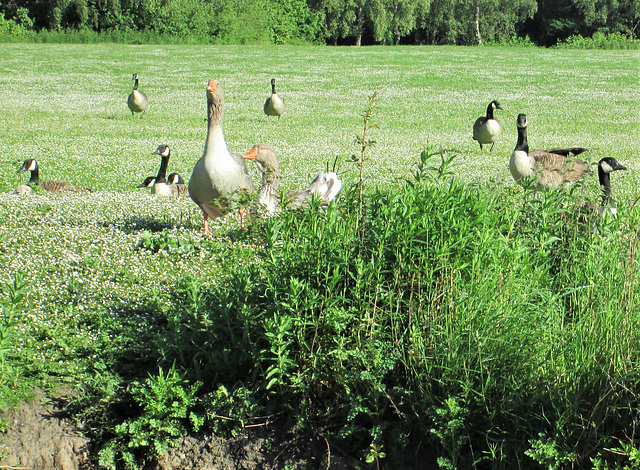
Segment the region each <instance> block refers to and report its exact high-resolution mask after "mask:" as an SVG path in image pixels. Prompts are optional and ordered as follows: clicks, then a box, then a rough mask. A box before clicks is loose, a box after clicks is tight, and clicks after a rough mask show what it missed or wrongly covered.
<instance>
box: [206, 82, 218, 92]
mask: <svg viewBox="0 0 640 470" xmlns="http://www.w3.org/2000/svg"><path fill="white" fill-rule="evenodd" d="M217 87H218V82H217V81H216V80H209V84H208V85H207V91H210V92H211V93H215V92H216V88H217Z"/></svg>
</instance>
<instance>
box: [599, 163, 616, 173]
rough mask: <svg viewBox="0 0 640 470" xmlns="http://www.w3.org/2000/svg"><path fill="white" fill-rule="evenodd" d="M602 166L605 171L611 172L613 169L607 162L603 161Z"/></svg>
mask: <svg viewBox="0 0 640 470" xmlns="http://www.w3.org/2000/svg"><path fill="white" fill-rule="evenodd" d="M600 168H602V171H604V172H605V173H611V172H612V171H613V168H611V165H609V164H608V163H607V162H602V163H601V164H600Z"/></svg>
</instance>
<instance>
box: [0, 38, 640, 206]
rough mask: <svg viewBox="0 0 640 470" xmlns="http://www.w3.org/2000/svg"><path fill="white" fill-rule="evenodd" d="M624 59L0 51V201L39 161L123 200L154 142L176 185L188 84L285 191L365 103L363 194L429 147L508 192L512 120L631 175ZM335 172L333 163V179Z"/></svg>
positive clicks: (633, 105) (237, 146)
mask: <svg viewBox="0 0 640 470" xmlns="http://www.w3.org/2000/svg"><path fill="white" fill-rule="evenodd" d="M639 57H640V54H639V53H638V52H634V51H576V50H571V51H567V50H544V49H536V48H523V49H510V48H463V47H395V48H386V47H385V48H379V47H371V48H328V47H240V46H228V47H215V46H123V45H25V44H20V45H10V44H5V45H4V46H3V48H2V51H0V58H1V59H2V61H3V64H4V67H3V68H2V70H0V99H1V100H2V102H3V111H2V117H1V120H0V151H1V152H2V155H3V157H2V161H1V166H0V168H1V170H2V171H3V173H4V174H5V175H6V177H5V178H3V179H2V181H1V182H0V190H1V191H11V190H12V189H13V188H15V187H16V186H17V185H18V184H19V182H21V181H23V176H24V175H15V174H14V171H15V169H17V165H18V162H21V161H22V160H24V159H25V158H28V157H36V158H39V160H41V168H42V177H43V179H46V178H49V179H57V178H63V177H64V178H66V179H68V180H70V181H72V182H74V183H77V184H82V185H88V186H91V187H93V188H95V189H99V190H103V189H108V190H116V191H126V190H131V189H132V188H133V187H134V185H135V184H137V183H138V182H139V181H141V180H142V179H143V178H144V177H145V176H147V175H150V174H155V172H156V171H157V166H158V162H157V161H156V158H154V157H152V156H151V152H152V151H153V150H154V149H155V147H156V146H157V145H158V144H159V143H167V144H168V145H170V146H171V147H172V150H173V158H172V161H171V170H175V171H179V172H180V173H181V174H183V176H186V177H188V176H189V174H190V172H191V168H192V167H193V164H194V162H195V161H196V160H197V159H198V158H199V156H200V155H201V152H202V147H203V141H204V135H205V123H204V117H205V98H204V86H205V84H206V81H207V80H209V79H211V78H217V79H218V80H220V81H221V83H222V85H223V87H224V89H225V98H226V111H225V121H224V129H225V133H226V138H227V142H228V144H229V147H230V149H231V151H233V152H235V153H243V152H245V151H246V150H248V149H249V148H251V146H252V145H253V144H255V143H256V142H259V141H264V142H268V143H270V144H272V145H274V146H275V147H276V148H277V149H278V151H279V155H280V159H281V161H282V169H283V172H282V173H283V175H282V179H283V187H285V188H287V187H291V188H293V187H299V186H301V185H304V184H305V183H306V182H307V181H308V180H309V178H310V177H312V176H313V175H314V174H315V173H316V172H317V171H318V170H319V169H320V168H322V167H324V166H325V164H326V162H328V161H332V160H333V159H334V158H335V156H337V155H342V156H348V155H350V154H352V153H354V152H355V151H357V148H356V147H355V146H354V139H355V136H356V134H357V133H358V132H359V129H360V126H361V122H360V121H361V118H360V112H361V109H362V108H363V106H364V103H365V102H366V97H367V96H368V95H370V94H371V93H373V92H374V91H378V93H379V98H380V103H379V106H380V107H379V110H378V111H377V114H376V124H377V125H378V126H379V128H378V129H376V130H375V131H374V132H372V134H371V138H372V139H375V140H376V141H377V145H376V146H374V147H372V148H371V151H370V162H369V163H368V169H369V172H368V175H369V178H370V180H371V181H372V182H380V183H383V182H391V181H393V180H394V179H395V178H402V177H403V176H404V175H405V174H406V172H407V170H408V168H409V167H410V166H411V164H412V163H413V162H415V160H416V156H417V155H418V154H419V153H420V151H421V150H422V149H423V148H424V147H425V145H426V143H427V142H428V141H429V142H432V143H436V144H437V145H439V146H441V147H443V148H447V149H452V150H454V151H455V152H456V153H458V154H459V155H460V157H461V158H460V159H459V162H461V165H460V166H459V168H458V169H457V171H458V172H459V174H460V175H461V176H462V177H463V178H464V179H467V180H477V181H486V180H489V179H491V178H495V179H496V180H498V181H501V180H504V183H502V182H501V183H498V184H513V183H512V181H511V179H510V177H509V173H508V170H507V162H508V158H509V155H510V153H511V150H512V149H513V147H514V146H515V141H516V128H515V118H516V116H517V114H518V113H521V112H524V113H526V114H527V116H528V117H529V120H530V121H529V122H530V144H531V145H532V147H536V148H540V147H558V146H568V145H572V146H573V145H579V146H584V147H589V148H593V149H594V151H593V152H591V153H590V154H589V155H588V158H589V159H591V160H594V161H597V160H598V159H599V158H600V157H601V156H614V157H616V158H617V159H618V160H620V161H621V162H624V164H626V165H627V166H628V167H630V168H631V169H633V168H634V167H635V160H636V159H637V151H636V147H637V146H636V144H635V137H634V136H635V135H637V132H638V128H639V124H638V123H639V122H640V119H639V114H638V109H640V107H639V106H638V101H639V100H640V98H638V96H640V93H639V88H640V87H639V85H638V65H637V64H638V59H639ZM133 72H137V73H139V74H140V88H141V90H143V91H145V92H146V93H147V94H148V95H149V97H150V100H151V105H150V108H149V111H148V112H147V115H146V116H145V117H144V118H143V119H133V118H132V117H131V115H130V113H129V111H128V108H127V106H126V97H127V95H128V93H129V92H130V90H131V86H132V82H131V73H133ZM271 77H277V78H278V92H279V93H280V94H281V95H282V96H283V97H284V98H285V100H286V103H287V111H286V114H285V115H284V117H283V118H282V119H281V120H280V122H277V121H276V120H271V121H267V118H266V116H264V114H263V113H262V104H263V103H264V100H265V99H266V97H267V96H268V92H269V79H270V78H271ZM492 99H497V100H499V101H500V103H501V104H502V106H503V108H504V111H503V112H498V113H496V116H497V117H498V118H499V119H500V120H501V121H502V123H503V128H504V131H503V135H502V138H501V139H500V140H499V141H498V143H497V144H496V149H495V151H494V152H493V153H488V152H484V153H480V150H479V148H478V146H477V144H476V142H474V141H473V140H472V139H471V124H472V123H473V121H474V120H475V118H476V117H477V116H480V115H482V114H483V113H484V111H485V109H486V105H487V103H488V102H489V101H491V100H492ZM171 170H170V171H171ZM349 170H350V167H349V165H343V174H344V176H346V178H347V179H349V177H350V175H351V173H350V171H349ZM618 176H619V178H618V179H619V180H620V181H616V183H614V184H615V186H614V190H615V191H618V192H620V193H622V194H624V193H632V192H633V188H634V187H635V186H636V182H637V178H636V175H635V172H633V171H630V172H627V173H626V174H624V175H618ZM254 178H255V179H256V180H258V175H257V172H254ZM593 184H594V186H596V183H595V182H594V183H593Z"/></svg>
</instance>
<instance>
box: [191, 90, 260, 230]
mask: <svg viewBox="0 0 640 470" xmlns="http://www.w3.org/2000/svg"><path fill="white" fill-rule="evenodd" d="M223 108H224V98H223V92H222V87H221V86H220V83H219V82H218V81H217V80H211V81H209V84H208V85H207V122H208V125H207V139H206V141H205V144H204V153H203V155H202V157H200V159H199V160H198V161H197V162H196V164H195V166H194V167H193V173H192V174H191V179H190V180H189V195H190V196H191V199H192V200H193V202H195V203H196V204H197V205H198V206H199V207H200V209H201V210H202V215H203V216H204V233H205V234H206V235H211V232H210V231H209V225H208V223H207V220H208V219H209V217H211V218H212V219H216V218H218V217H220V216H221V215H224V214H225V213H226V212H227V208H228V206H229V204H230V202H231V201H230V200H231V199H234V198H237V197H238V196H240V195H241V193H242V192H247V193H253V192H254V191H255V188H254V186H253V181H252V180H251V177H250V176H249V174H248V172H247V165H246V163H245V161H244V160H243V159H242V158H240V157H237V156H235V155H232V154H231V153H229V150H228V149H227V143H226V142H225V140H224V134H223V132H222V114H223ZM239 212H240V228H241V229H244V215H245V210H244V209H240V211H239Z"/></svg>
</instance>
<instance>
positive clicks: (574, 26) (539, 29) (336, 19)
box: [0, 0, 640, 46]
mask: <svg viewBox="0 0 640 470" xmlns="http://www.w3.org/2000/svg"><path fill="white" fill-rule="evenodd" d="M0 14H3V15H4V19H5V21H11V22H14V23H15V24H16V25H17V26H19V27H22V28H24V29H26V30H33V31H42V30H47V31H69V30H71V31H76V30H79V31H82V30H90V31H95V32H98V33H102V32H108V31H120V32H127V31H137V32H143V33H152V34H154V35H159V36H171V37H177V38H189V39H191V40H193V41H198V42H206V43H209V42H211V43H233V44H247V43H252V44H255V43H273V44H285V43H289V44H291V43H326V44H355V45H361V44H458V45H471V44H481V43H483V42H493V43H496V42H497V43H505V42H509V41H513V40H514V38H520V39H521V40H522V39H525V38H526V39H525V40H526V41H527V42H528V41H531V42H533V43H535V44H538V45H543V46H550V45H553V44H556V43H557V42H559V41H562V40H565V39H567V38H569V37H571V36H583V37H591V36H592V35H593V34H595V33H605V34H608V33H613V34H621V35H624V36H626V37H628V38H630V39H637V38H638V25H639V23H640V0H1V1H0ZM0 19H1V18H0Z"/></svg>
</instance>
